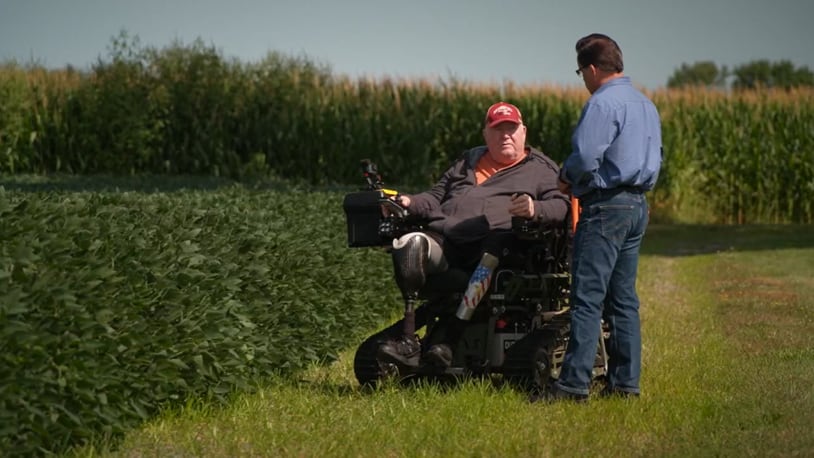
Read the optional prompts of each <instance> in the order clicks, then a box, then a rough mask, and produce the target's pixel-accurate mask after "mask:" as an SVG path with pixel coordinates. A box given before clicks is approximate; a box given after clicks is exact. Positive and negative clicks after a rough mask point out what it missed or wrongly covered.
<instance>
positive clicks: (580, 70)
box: [576, 64, 591, 76]
mask: <svg viewBox="0 0 814 458" xmlns="http://www.w3.org/2000/svg"><path fill="white" fill-rule="evenodd" d="M590 66H591V64H588V65H583V66H582V67H579V68H578V69H577V70H576V74H577V76H582V70H583V69H585V68H588V67H590Z"/></svg>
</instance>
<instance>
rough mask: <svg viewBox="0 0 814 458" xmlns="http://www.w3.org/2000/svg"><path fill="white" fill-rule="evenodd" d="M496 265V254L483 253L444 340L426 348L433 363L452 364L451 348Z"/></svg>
mask: <svg viewBox="0 0 814 458" xmlns="http://www.w3.org/2000/svg"><path fill="white" fill-rule="evenodd" d="M497 265H498V257H497V256H495V255H493V254H490V253H484V254H483V256H482V257H481V260H480V264H478V267H477V268H475V271H474V272H473V273H472V276H471V277H470V278H469V284H468V286H467V288H466V291H465V292H464V296H463V298H462V299H461V304H460V305H459V306H458V310H457V311H456V312H455V316H454V317H452V318H451V319H450V321H449V323H448V324H447V329H446V339H445V342H444V343H440V344H437V345H433V346H432V347H430V349H429V350H427V358H428V360H429V362H430V363H432V364H433V365H435V366H439V367H441V368H446V367H449V366H450V365H451V364H452V349H453V348H454V347H455V345H456V344H457V343H458V340H459V339H460V338H461V334H462V333H463V330H464V327H465V326H466V323H467V322H468V321H469V320H470V319H471V318H472V315H473V314H474V313H475V309H476V308H477V306H478V304H480V301H481V300H482V299H483V296H484V295H486V291H487V290H488V289H489V285H490V284H491V282H492V273H493V272H494V271H495V268H497Z"/></svg>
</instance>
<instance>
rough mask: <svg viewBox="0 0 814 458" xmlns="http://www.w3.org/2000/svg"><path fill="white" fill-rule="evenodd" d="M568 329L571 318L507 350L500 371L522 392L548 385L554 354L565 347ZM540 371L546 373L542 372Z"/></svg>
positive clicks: (538, 332)
mask: <svg viewBox="0 0 814 458" xmlns="http://www.w3.org/2000/svg"><path fill="white" fill-rule="evenodd" d="M569 330H570V323H569V321H568V319H567V318H566V319H565V320H563V319H558V320H555V321H553V322H551V323H547V324H546V325H545V326H543V327H542V328H540V329H535V330H534V331H532V332H530V333H529V334H528V335H526V336H525V337H523V338H522V339H520V340H518V341H517V342H515V344H514V345H512V346H511V347H510V348H509V349H508V350H507V351H506V358H505V360H504V361H503V366H502V370H501V372H502V373H503V377H504V378H505V379H506V380H507V381H508V382H509V383H511V384H513V385H516V386H518V387H520V388H522V389H534V388H539V387H543V386H545V385H547V384H548V383H549V382H550V381H551V375H550V371H551V366H552V364H553V361H552V360H551V355H553V354H554V352H555V351H556V350H557V349H558V348H559V347H562V346H564V345H565V342H566V341H567V339H568V332H569ZM540 359H542V360H543V361H541V362H542V363H544V365H543V366H540V365H538V361H539V360H540ZM541 370H543V371H544V372H540V371H541Z"/></svg>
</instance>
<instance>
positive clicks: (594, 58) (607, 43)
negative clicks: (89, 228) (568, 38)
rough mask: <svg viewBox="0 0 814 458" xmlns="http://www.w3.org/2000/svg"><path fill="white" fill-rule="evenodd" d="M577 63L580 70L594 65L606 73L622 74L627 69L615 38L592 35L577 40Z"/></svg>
mask: <svg viewBox="0 0 814 458" xmlns="http://www.w3.org/2000/svg"><path fill="white" fill-rule="evenodd" d="M577 63H578V64H579V66H580V68H582V67H587V66H588V65H593V66H594V67H596V68H598V69H600V70H604V71H606V72H615V73H621V72H622V71H623V70H624V69H625V64H624V63H623V62H622V50H621V49H619V45H618V44H617V43H616V42H615V41H614V40H613V38H611V37H609V36H607V35H603V34H601V33H592V34H590V35H588V36H585V37H582V38H580V39H579V40H577Z"/></svg>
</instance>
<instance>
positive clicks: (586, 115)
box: [560, 76, 662, 197]
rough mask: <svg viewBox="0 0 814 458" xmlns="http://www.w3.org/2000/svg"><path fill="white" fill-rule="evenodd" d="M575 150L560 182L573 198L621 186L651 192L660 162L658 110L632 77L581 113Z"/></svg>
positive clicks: (608, 87) (610, 85) (597, 95)
mask: <svg viewBox="0 0 814 458" xmlns="http://www.w3.org/2000/svg"><path fill="white" fill-rule="evenodd" d="M571 145H572V148H573V151H572V152H571V155H570V156H568V158H567V159H566V160H565V163H564V164H563V167H562V170H561V173H560V177H561V179H562V180H563V181H565V182H567V183H571V192H572V193H573V194H574V195H575V196H577V197H580V196H583V195H585V194H587V193H588V192H590V191H591V190H593V189H611V188H615V187H618V186H634V187H638V188H641V189H642V190H643V191H649V190H650V189H653V186H655V184H656V180H657V179H658V175H659V169H660V168H661V160H662V144H661V120H660V119H659V113H658V110H657V109H656V106H655V105H653V102H651V101H650V100H649V99H648V98H647V97H646V96H645V95H644V94H642V93H641V92H640V91H639V90H637V89H636V88H634V87H633V85H632V84H631V82H630V78H628V77H626V76H622V77H619V78H615V79H612V80H610V81H608V82H607V83H605V84H603V85H602V86H601V87H600V88H599V89H597V90H596V92H594V94H593V95H592V96H591V98H590V99H588V102H587V103H586V104H585V106H584V107H583V108H582V114H581V115H580V118H579V123H578V124H577V127H576V129H575V130H574V134H573V136H572V137H571Z"/></svg>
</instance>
